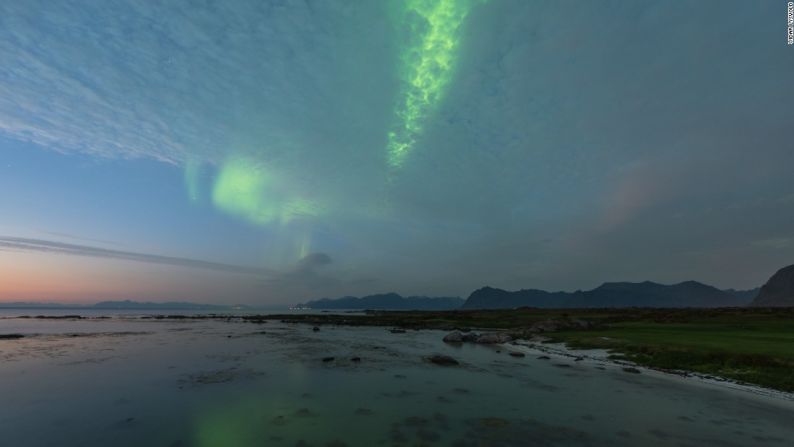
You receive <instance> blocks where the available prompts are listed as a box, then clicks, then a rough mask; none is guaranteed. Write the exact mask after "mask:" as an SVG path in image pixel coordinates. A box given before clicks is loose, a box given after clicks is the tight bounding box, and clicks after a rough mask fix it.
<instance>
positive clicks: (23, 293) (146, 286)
mask: <svg viewBox="0 0 794 447" xmlns="http://www.w3.org/2000/svg"><path fill="white" fill-rule="evenodd" d="M230 280H234V281H235V282H234V283H230ZM239 281H240V278H239V277H236V278H234V277H230V276H229V275H226V274H223V273H217V272H207V271H198V270H191V269H184V268H180V267H173V266H162V265H152V264H145V263H136V262H128V261H119V260H106V259H95V258H86V257H79V256H67V255H60V254H48V253H25V252H11V251H0V302H15V301H31V302H52V303H75V304H77V303H93V302H97V301H104V300H124V299H130V300H136V301H193V302H207V301H209V302H216V303H217V302H221V301H222V299H223V298H228V294H229V289H230V288H234V287H235V284H237V283H239ZM238 285H239V284H238ZM241 286H242V287H245V284H242V285H241Z"/></svg>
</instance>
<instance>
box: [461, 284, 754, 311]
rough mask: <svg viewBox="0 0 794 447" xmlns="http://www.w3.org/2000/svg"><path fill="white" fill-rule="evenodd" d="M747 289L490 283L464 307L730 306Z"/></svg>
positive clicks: (742, 303) (740, 301) (740, 303)
mask: <svg viewBox="0 0 794 447" xmlns="http://www.w3.org/2000/svg"><path fill="white" fill-rule="evenodd" d="M749 301H750V298H747V294H746V293H743V292H742V293H736V292H735V291H734V292H733V293H731V292H728V291H724V290H720V289H717V288H715V287H712V286H708V285H706V284H702V283H699V282H696V281H685V282H682V283H678V284H673V285H664V284H658V283H654V282H651V281H645V282H641V283H631V282H608V283H604V284H602V285H601V286H599V287H597V288H595V289H593V290H588V291H581V290H577V291H576V292H572V293H569V292H546V291H543V290H536V289H525V290H519V291H516V292H508V291H505V290H502V289H495V288H492V287H483V288H481V289H478V290H475V291H474V292H473V293H472V294H471V295H470V296H469V298H468V299H467V300H466V302H465V303H464V304H463V309H513V308H517V307H525V306H526V307H545V308H584V307H729V306H745V305H747V304H748V302H749Z"/></svg>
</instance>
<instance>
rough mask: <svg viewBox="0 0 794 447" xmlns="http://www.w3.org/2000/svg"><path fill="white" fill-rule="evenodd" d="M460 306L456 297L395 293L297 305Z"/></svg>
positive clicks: (397, 308)
mask: <svg viewBox="0 0 794 447" xmlns="http://www.w3.org/2000/svg"><path fill="white" fill-rule="evenodd" d="M462 304H463V299H462V298H458V297H440V298H431V297H426V296H409V297H402V296H400V295H398V294H396V293H381V294H377V295H369V296H364V297H361V298H356V297H354V296H346V297H342V298H337V299H330V298H323V299H320V300H315V301H309V302H307V303H304V304H299V305H298V307H308V308H311V309H372V310H450V309H458V308H460V306H461V305H462Z"/></svg>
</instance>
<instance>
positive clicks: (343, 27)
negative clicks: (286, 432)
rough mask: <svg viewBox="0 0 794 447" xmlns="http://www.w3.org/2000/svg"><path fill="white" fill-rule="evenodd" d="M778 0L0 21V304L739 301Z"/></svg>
mask: <svg viewBox="0 0 794 447" xmlns="http://www.w3.org/2000/svg"><path fill="white" fill-rule="evenodd" d="M785 24H786V2H785V1H777V0H774V1H773V0H764V1H756V2H747V1H722V0H720V1H717V0H710V1H701V0H698V1H694V0H692V1H678V2H660V1H639V0H634V1H625V0H624V1H606V0H600V1H588V2H582V1H564V0H560V1H557V0H555V1H532V0H488V1H485V0H384V1H377V2H373V1H363V0H362V1H352V0H345V1H342V0H340V1H334V0H322V1H314V0H294V1H288V0H225V1H222V2H220V1H218V2H214V1H195V2H188V1H170V2H150V1H134V0H127V1H118V0H105V1H88V0H74V1H69V2H48V1H46V0H29V1H24V2H0V191H2V192H0V301H47V302H93V301H100V300H119V299H133V300H139V301H192V302H201V303H226V304H253V305H274V306H279V305H284V304H291V303H297V302H300V301H304V300H307V299H313V298H320V297H336V296H344V295H363V294H370V293H379V292H388V291H395V292H398V293H401V294H404V295H431V296H462V297H466V296H467V295H468V294H469V293H470V292H471V291H473V290H474V289H476V288H478V287H481V286H485V285H490V286H494V287H501V288H505V289H520V288H542V289H547V290H567V291H572V290H577V289H589V288H592V287H596V286H597V285H599V284H600V283H602V282H605V281H643V280H653V281H657V282H662V283H675V282H679V281H684V280H691V279H694V280H698V281H702V282H705V283H708V284H712V285H715V286H718V287H721V288H739V289H745V288H752V287H757V286H760V285H761V284H763V283H764V282H765V281H766V279H768V278H769V276H771V275H772V274H773V273H774V272H775V271H776V270H777V269H779V268H781V267H783V266H785V265H788V264H791V263H792V261H794V176H792V167H793V166H794V131H793V130H792V129H794V110H792V105H793V104H794V88H792V85H791V79H792V75H794V47H792V46H788V45H786V25H785Z"/></svg>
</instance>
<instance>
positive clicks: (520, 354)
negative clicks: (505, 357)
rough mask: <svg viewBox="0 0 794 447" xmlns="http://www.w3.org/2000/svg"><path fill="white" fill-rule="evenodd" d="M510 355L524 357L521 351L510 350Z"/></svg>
mask: <svg viewBox="0 0 794 447" xmlns="http://www.w3.org/2000/svg"><path fill="white" fill-rule="evenodd" d="M510 356H511V357H525V356H526V355H525V354H524V353H523V352H516V351H511V352H510Z"/></svg>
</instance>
